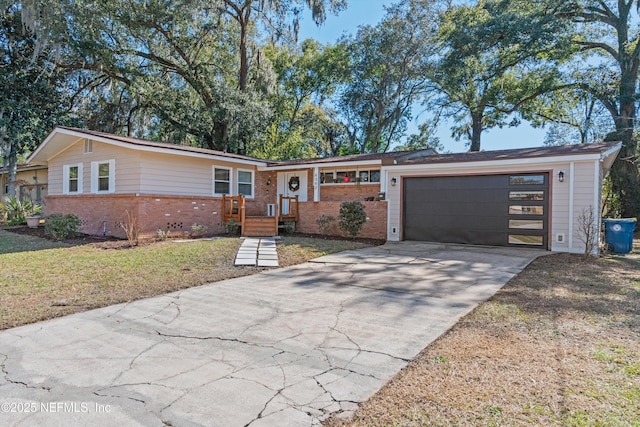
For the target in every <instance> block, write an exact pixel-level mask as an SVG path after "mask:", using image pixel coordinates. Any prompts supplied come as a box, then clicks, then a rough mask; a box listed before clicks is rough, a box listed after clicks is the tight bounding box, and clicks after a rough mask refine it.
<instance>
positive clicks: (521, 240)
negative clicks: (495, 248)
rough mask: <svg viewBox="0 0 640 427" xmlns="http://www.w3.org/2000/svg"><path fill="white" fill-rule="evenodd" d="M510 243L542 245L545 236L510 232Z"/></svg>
mask: <svg viewBox="0 0 640 427" xmlns="http://www.w3.org/2000/svg"><path fill="white" fill-rule="evenodd" d="M509 243H510V244H512V245H529V246H531V245H533V246H542V245H543V244H544V238H543V237H542V236H526V235H522V234H509Z"/></svg>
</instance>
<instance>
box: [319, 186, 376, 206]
mask: <svg viewBox="0 0 640 427" xmlns="http://www.w3.org/2000/svg"><path fill="white" fill-rule="evenodd" d="M378 193H380V184H353V183H351V184H325V185H320V200H321V201H341V202H342V201H345V200H359V201H361V202H363V201H364V200H365V199H366V198H368V197H377V196H378ZM311 194H313V193H311Z"/></svg>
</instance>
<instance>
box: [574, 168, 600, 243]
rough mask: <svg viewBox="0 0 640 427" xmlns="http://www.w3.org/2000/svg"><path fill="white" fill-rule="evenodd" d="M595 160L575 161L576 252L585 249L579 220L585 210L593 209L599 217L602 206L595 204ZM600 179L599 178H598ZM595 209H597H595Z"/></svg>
mask: <svg viewBox="0 0 640 427" xmlns="http://www.w3.org/2000/svg"><path fill="white" fill-rule="evenodd" d="M594 172H595V169H594V165H593V162H575V163H574V175H575V176H574V181H573V183H574V190H573V224H574V226H573V235H572V239H573V248H574V251H575V252H583V251H584V243H583V242H582V241H581V237H582V236H580V232H579V227H578V221H579V217H580V215H581V214H582V213H583V212H585V213H586V212H587V211H589V210H592V211H594V212H595V214H596V218H598V214H599V212H600V206H594V205H595V204H596V200H595V196H594V195H595V191H596V188H595V181H596V180H595V179H594ZM598 181H599V180H598ZM594 209H595V210H594ZM582 238H583V237H582Z"/></svg>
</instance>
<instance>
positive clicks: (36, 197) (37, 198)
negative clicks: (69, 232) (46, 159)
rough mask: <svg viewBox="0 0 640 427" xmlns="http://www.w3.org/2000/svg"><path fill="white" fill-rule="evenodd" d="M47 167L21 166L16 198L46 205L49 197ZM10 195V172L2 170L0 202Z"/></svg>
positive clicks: (17, 178) (0, 169)
mask: <svg viewBox="0 0 640 427" xmlns="http://www.w3.org/2000/svg"><path fill="white" fill-rule="evenodd" d="M47 175H48V174H47V166H46V165H29V164H20V165H18V167H17V173H16V182H15V186H16V196H18V197H19V198H20V199H22V200H24V199H30V200H31V201H32V202H34V203H39V204H41V205H43V204H44V198H45V196H46V195H47V189H48V185H47V179H48V176H47ZM8 194H9V172H8V170H7V169H5V168H0V201H2V200H5V199H6V198H7V196H8Z"/></svg>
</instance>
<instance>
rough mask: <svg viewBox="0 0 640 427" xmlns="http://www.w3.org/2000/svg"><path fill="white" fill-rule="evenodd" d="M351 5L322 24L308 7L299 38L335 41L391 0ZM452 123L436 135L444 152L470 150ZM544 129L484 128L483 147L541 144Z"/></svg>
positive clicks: (412, 128) (352, 0)
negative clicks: (458, 138) (454, 134)
mask: <svg viewBox="0 0 640 427" xmlns="http://www.w3.org/2000/svg"><path fill="white" fill-rule="evenodd" d="M348 3H349V6H348V8H347V9H346V10H344V11H342V12H340V14H339V15H337V16H335V15H328V16H327V20H326V21H325V23H324V24H323V25H322V26H321V27H317V26H316V25H315V24H314V22H313V20H312V19H311V13H310V12H309V11H306V13H305V15H304V18H303V21H302V22H301V24H300V40H304V39H306V38H313V39H315V40H318V41H319V42H321V43H335V42H336V40H338V39H339V38H340V36H342V35H345V34H355V33H356V31H357V30H358V27H359V26H361V25H376V24H377V23H378V22H380V21H381V20H382V17H383V16H384V13H385V11H384V6H385V5H387V6H390V5H391V4H393V3H394V2H393V1H389V0H386V1H384V0H348ZM450 127H451V125H449V124H447V123H441V124H440V126H439V128H438V132H437V136H438V137H439V138H440V142H441V143H442V144H443V145H444V151H445V152H452V153H459V152H464V151H468V147H466V146H465V142H464V141H455V140H454V139H453V138H452V137H451V131H450ZM417 132H418V131H417V125H416V123H415V121H414V122H413V123H410V124H409V126H408V133H417ZM545 133H546V131H545V130H544V129H534V128H532V127H531V126H529V125H528V124H527V123H522V124H521V125H520V126H518V127H516V128H509V127H505V128H503V129H498V128H495V129H489V130H486V131H483V132H482V140H481V143H482V150H487V151H489V150H503V149H508V148H526V147H539V146H542V145H543V143H544V136H545Z"/></svg>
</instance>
